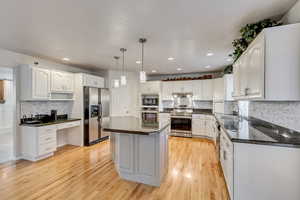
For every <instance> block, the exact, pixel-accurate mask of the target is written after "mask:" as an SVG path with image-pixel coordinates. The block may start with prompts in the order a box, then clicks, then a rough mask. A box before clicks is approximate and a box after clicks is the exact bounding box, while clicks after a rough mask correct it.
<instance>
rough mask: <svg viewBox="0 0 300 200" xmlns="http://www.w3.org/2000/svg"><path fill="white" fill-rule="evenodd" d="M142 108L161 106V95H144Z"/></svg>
mask: <svg viewBox="0 0 300 200" xmlns="http://www.w3.org/2000/svg"><path fill="white" fill-rule="evenodd" d="M142 106H143V107H145V106H153V107H158V106H159V95H158V94H143V95H142Z"/></svg>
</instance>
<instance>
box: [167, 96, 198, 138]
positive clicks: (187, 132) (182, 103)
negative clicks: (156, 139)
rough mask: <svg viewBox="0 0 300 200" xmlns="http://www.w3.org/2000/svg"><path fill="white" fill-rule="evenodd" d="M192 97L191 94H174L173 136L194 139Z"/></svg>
mask: <svg viewBox="0 0 300 200" xmlns="http://www.w3.org/2000/svg"><path fill="white" fill-rule="evenodd" d="M192 96H193V94H191V93H176V94H173V98H174V110H173V112H172V113H171V135H173V136H181V137H192V113H193V105H192Z"/></svg>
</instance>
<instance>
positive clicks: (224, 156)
mask: <svg viewBox="0 0 300 200" xmlns="http://www.w3.org/2000/svg"><path fill="white" fill-rule="evenodd" d="M223 158H224V160H227V153H226V151H223Z"/></svg>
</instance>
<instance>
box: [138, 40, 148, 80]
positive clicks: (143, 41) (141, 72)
mask: <svg viewBox="0 0 300 200" xmlns="http://www.w3.org/2000/svg"><path fill="white" fill-rule="evenodd" d="M146 42H147V39H146V38H140V39H139V43H141V44H142V70H141V71H140V82H141V83H145V82H146V80H147V74H146V72H145V71H144V44H145V43H146Z"/></svg>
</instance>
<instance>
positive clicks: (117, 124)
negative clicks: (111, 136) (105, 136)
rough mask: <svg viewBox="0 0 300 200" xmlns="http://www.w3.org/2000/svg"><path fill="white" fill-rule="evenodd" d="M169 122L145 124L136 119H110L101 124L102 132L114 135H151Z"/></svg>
mask: <svg viewBox="0 0 300 200" xmlns="http://www.w3.org/2000/svg"><path fill="white" fill-rule="evenodd" d="M169 125H170V124H169V122H166V121H162V120H160V121H159V122H158V123H151V124H145V123H143V122H142V120H141V119H140V118H137V117H129V116H128V117H127V116H126V117H110V118H109V120H107V121H106V122H104V123H103V130H104V131H108V132H116V133H127V134H138V135H152V134H156V133H160V132H161V131H163V130H164V129H165V128H167V127H168V126H169Z"/></svg>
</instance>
